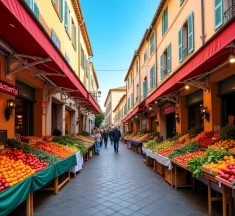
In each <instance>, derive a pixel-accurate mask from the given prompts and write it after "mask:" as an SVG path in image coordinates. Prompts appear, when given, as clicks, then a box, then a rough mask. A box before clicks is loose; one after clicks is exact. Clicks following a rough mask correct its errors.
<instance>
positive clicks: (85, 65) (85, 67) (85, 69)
mask: <svg viewBox="0 0 235 216" xmlns="http://www.w3.org/2000/svg"><path fill="white" fill-rule="evenodd" d="M86 63H87V61H86V55H85V54H84V63H83V64H84V72H85V73H86V76H87V64H86Z"/></svg>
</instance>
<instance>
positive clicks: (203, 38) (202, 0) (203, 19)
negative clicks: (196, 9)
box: [201, 0, 206, 45]
mask: <svg viewBox="0 0 235 216" xmlns="http://www.w3.org/2000/svg"><path fill="white" fill-rule="evenodd" d="M201 25H202V36H201V39H202V45H204V43H205V36H206V35H205V10H204V0H201Z"/></svg>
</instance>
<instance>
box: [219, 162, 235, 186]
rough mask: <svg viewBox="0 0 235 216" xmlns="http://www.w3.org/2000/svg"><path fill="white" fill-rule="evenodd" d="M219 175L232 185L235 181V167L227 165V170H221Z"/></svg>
mask: <svg viewBox="0 0 235 216" xmlns="http://www.w3.org/2000/svg"><path fill="white" fill-rule="evenodd" d="M218 174H219V177H220V178H222V179H225V180H227V181H229V182H231V183H232V182H233V181H234V179H235V165H232V164H229V165H227V168H223V169H221V170H220V171H219V172H218Z"/></svg>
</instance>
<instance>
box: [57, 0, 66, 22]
mask: <svg viewBox="0 0 235 216" xmlns="http://www.w3.org/2000/svg"><path fill="white" fill-rule="evenodd" d="M55 1H56V0H55ZM60 18H61V20H62V21H63V19H64V0H60Z"/></svg>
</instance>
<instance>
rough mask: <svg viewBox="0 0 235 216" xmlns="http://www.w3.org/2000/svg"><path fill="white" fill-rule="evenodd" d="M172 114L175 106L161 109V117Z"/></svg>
mask: <svg viewBox="0 0 235 216" xmlns="http://www.w3.org/2000/svg"><path fill="white" fill-rule="evenodd" d="M173 112H175V105H168V106H166V107H163V108H162V114H163V115H167V114H170V113H173Z"/></svg>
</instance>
